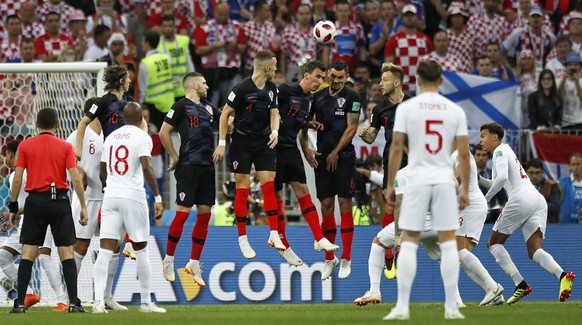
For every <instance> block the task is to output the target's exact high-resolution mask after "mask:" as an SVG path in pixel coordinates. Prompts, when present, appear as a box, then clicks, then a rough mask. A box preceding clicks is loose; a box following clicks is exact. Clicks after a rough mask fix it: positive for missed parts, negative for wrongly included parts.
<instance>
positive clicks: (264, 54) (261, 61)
mask: <svg viewBox="0 0 582 325" xmlns="http://www.w3.org/2000/svg"><path fill="white" fill-rule="evenodd" d="M274 57H275V53H273V52H272V51H261V52H259V53H257V55H255V58H254V59H253V65H254V66H257V65H259V66H263V65H267V64H269V63H270V62H271V59H273V58H274Z"/></svg>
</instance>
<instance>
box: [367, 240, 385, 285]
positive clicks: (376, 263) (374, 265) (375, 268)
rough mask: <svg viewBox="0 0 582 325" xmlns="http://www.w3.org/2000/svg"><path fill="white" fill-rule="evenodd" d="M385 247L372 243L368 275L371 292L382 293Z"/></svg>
mask: <svg viewBox="0 0 582 325" xmlns="http://www.w3.org/2000/svg"><path fill="white" fill-rule="evenodd" d="M382 255H384V247H382V246H380V245H378V244H374V243H372V247H370V256H369V257H368V276H369V277H370V292H371V293H380V280H381V278H382V268H383V267H384V261H383V258H382Z"/></svg>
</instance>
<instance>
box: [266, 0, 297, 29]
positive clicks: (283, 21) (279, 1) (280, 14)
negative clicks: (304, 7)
mask: <svg viewBox="0 0 582 325" xmlns="http://www.w3.org/2000/svg"><path fill="white" fill-rule="evenodd" d="M271 17H273V24H274V25H275V29H277V31H282V30H283V29H285V27H287V25H288V24H289V23H291V21H292V20H293V12H292V11H291V1H288V0H272V2H271Z"/></svg>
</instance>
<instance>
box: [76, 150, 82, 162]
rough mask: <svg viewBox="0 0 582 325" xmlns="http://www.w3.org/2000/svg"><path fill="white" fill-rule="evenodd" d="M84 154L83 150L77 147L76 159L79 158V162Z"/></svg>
mask: <svg viewBox="0 0 582 325" xmlns="http://www.w3.org/2000/svg"><path fill="white" fill-rule="evenodd" d="M82 154H83V148H81V147H75V157H77V161H79V160H81V156H82Z"/></svg>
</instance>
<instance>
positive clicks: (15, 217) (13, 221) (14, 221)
mask: <svg viewBox="0 0 582 325" xmlns="http://www.w3.org/2000/svg"><path fill="white" fill-rule="evenodd" d="M9 220H10V224H9V227H12V228H16V227H18V223H19V222H20V215H19V214H18V213H11V214H10V219H9Z"/></svg>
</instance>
